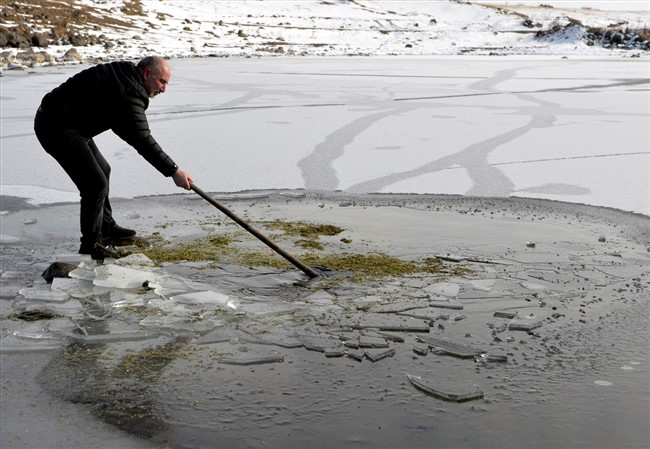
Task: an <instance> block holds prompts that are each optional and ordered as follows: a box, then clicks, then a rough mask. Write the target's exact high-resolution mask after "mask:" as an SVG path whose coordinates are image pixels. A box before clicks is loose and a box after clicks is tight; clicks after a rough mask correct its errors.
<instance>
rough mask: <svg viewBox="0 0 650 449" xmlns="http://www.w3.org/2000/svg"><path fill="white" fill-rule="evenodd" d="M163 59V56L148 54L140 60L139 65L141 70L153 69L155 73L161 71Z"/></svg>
mask: <svg viewBox="0 0 650 449" xmlns="http://www.w3.org/2000/svg"><path fill="white" fill-rule="evenodd" d="M163 61H164V60H163V58H161V57H160V56H147V57H145V58H142V59H141V60H140V62H138V65H137V67H138V70H140V71H143V70H145V69H151V71H152V72H153V73H160V69H161V68H162V63H163Z"/></svg>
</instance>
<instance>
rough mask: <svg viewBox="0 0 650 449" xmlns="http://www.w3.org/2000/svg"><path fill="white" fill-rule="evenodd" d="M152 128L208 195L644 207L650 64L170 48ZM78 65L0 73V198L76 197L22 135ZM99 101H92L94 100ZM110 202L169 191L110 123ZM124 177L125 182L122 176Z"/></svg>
mask: <svg viewBox="0 0 650 449" xmlns="http://www.w3.org/2000/svg"><path fill="white" fill-rule="evenodd" d="M171 66H172V80H171V84H170V86H169V88H168V91H167V93H166V94H165V95H162V96H160V97H158V98H156V99H155V100H153V101H152V102H151V105H150V108H149V111H148V112H149V119H150V124H151V128H152V131H153V134H154V136H155V137H156V139H157V140H158V141H159V143H160V144H161V146H162V147H163V148H164V149H165V150H166V151H167V152H168V153H169V154H170V155H171V156H172V157H173V158H174V160H175V161H176V162H177V163H178V165H179V166H181V167H182V168H184V169H186V170H187V171H189V172H190V173H191V174H192V175H193V177H194V180H195V182H196V184H197V185H199V186H200V187H202V188H203V189H204V190H207V191H212V192H236V191H243V190H251V189H269V188H270V189H275V188H292V189H294V188H306V189H310V190H324V191H334V190H343V191H347V192H350V193H369V192H383V193H388V192H390V193H439V194H460V195H471V196H486V197H491V196H494V197H509V196H519V197H534V198H542V199H550V200H558V201H567V202H574V203H585V204H589V205H597V206H606V207H613V208H617V209H621V210H625V211H632V212H637V213H642V214H646V215H650V194H649V192H650V188H649V178H650V176H649V174H650V149H649V141H650V135H649V134H648V118H649V116H650V112H649V106H648V105H649V104H650V101H649V100H650V94H649V90H648V81H649V80H648V63H647V60H645V59H641V58H630V59H580V58H571V59H562V58H559V57H546V58H540V57H527V58H524V57H499V58H496V57H484V58H481V57H435V58H434V57H400V58H399V59H397V58H392V59H391V58H356V57H355V58H331V59H329V58H274V59H271V58H268V59H234V58H219V59H181V60H173V61H171ZM81 68H83V67H79V66H73V67H48V68H38V69H36V70H33V71H32V70H30V71H29V72H17V71H6V72H4V73H3V76H2V117H1V124H2V129H1V135H0V143H1V145H2V157H1V160H2V168H1V177H2V181H1V182H2V194H3V195H15V196H20V197H25V198H30V199H31V200H32V201H33V202H35V203H51V202H59V201H77V199H78V195H77V193H76V190H75V188H74V185H73V184H72V182H71V181H69V180H68V179H67V177H66V176H65V175H64V173H63V171H62V170H61V168H60V167H59V166H58V165H57V164H56V163H55V161H54V160H53V159H52V158H51V157H50V156H48V155H47V154H46V153H45V152H44V151H43V150H42V149H41V147H40V145H39V144H38V141H37V140H36V138H35V136H34V135H33V130H32V127H33V115H34V113H35V111H36V109H37V107H38V105H39V103H40V99H41V97H42V96H43V95H44V94H45V93H47V92H48V91H49V90H51V89H52V88H53V87H55V86H56V85H58V84H59V83H61V82H63V81H64V80H65V79H67V78H68V77H69V76H71V75H72V74H74V73H76V72H77V71H79V70H80V69H81ZM98 107H99V106H98ZM96 142H97V144H98V146H99V147H100V149H101V150H102V152H103V154H104V155H105V156H106V158H107V159H108V161H109V162H110V163H111V166H112V168H113V171H112V183H111V189H112V191H111V193H112V196H114V197H122V198H133V197H135V196H140V195H154V194H169V193H178V190H177V188H176V187H175V186H174V185H173V183H172V182H171V181H170V180H165V179H164V178H162V177H161V176H160V174H159V173H158V172H157V171H156V170H154V169H153V168H152V167H150V166H149V165H148V164H147V163H146V162H145V161H144V159H142V158H141V157H140V156H139V155H138V154H137V153H136V152H135V150H133V149H132V148H131V147H129V146H128V145H127V144H125V143H124V142H122V141H121V140H119V139H118V138H117V137H115V136H114V135H113V134H112V133H110V132H108V133H104V134H103V135H101V136H98V137H97V138H96ZM134 181H135V182H134Z"/></svg>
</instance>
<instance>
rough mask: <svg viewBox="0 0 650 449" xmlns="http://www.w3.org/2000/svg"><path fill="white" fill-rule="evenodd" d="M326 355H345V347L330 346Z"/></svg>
mask: <svg viewBox="0 0 650 449" xmlns="http://www.w3.org/2000/svg"><path fill="white" fill-rule="evenodd" d="M324 352H325V357H330V358H331V357H343V356H344V355H345V351H344V350H343V348H341V347H338V348H328V349H325V351H324Z"/></svg>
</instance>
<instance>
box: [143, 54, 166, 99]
mask: <svg viewBox="0 0 650 449" xmlns="http://www.w3.org/2000/svg"><path fill="white" fill-rule="evenodd" d="M138 72H139V73H140V76H141V77H142V81H143V82H144V88H145V90H146V91H147V95H149V98H153V97H155V96H156V95H158V94H161V93H163V92H165V89H167V84H169V78H170V76H171V70H170V69H169V64H167V61H165V60H164V59H163V58H161V57H160V56H147V57H146V58H143V59H142V60H140V62H139V63H138Z"/></svg>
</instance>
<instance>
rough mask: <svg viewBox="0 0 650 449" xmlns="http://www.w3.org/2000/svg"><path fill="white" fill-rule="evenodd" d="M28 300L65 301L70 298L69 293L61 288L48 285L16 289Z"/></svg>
mask: <svg viewBox="0 0 650 449" xmlns="http://www.w3.org/2000/svg"><path fill="white" fill-rule="evenodd" d="M18 293H20V294H21V295H23V296H24V297H25V299H27V300H28V301H53V302H65V301H67V300H68V299H70V294H69V293H68V292H65V291H61V290H52V289H51V288H50V286H49V285H48V286H46V287H25V288H23V289H20V290H19V291H18Z"/></svg>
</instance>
